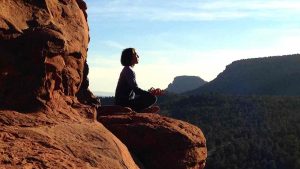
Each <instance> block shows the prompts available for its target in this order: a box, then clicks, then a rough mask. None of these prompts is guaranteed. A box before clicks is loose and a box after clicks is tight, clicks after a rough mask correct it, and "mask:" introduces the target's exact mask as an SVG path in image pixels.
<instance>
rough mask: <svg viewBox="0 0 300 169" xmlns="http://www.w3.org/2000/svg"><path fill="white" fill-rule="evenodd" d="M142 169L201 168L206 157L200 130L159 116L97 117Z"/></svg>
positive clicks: (138, 114) (139, 114)
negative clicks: (143, 168)
mask: <svg viewBox="0 0 300 169" xmlns="http://www.w3.org/2000/svg"><path fill="white" fill-rule="evenodd" d="M98 121H100V122H101V123H103V124H104V126H105V127H107V128H108V129H109V130H110V131H111V132H112V133H113V134H115V135H116V136H117V137H118V138H119V139H120V140H121V141H122V142H123V143H124V144H125V145H126V146H127V147H128V148H129V150H130V151H131V152H132V153H134V154H135V156H136V158H137V159H138V161H140V162H141V163H142V165H144V167H145V168H151V169H166V168H168V169H169V168H170V169H201V168H204V166H205V161H206V157H207V149H206V140H205V137H204V135H203V133H202V131H201V130H200V129H199V128H198V127H196V126H194V125H191V124H188V123H186V122H183V121H180V120H175V119H171V118H167V117H163V116H160V115H158V114H141V113H137V114H127V115H108V116H98Z"/></svg>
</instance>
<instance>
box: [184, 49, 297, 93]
mask: <svg viewBox="0 0 300 169" xmlns="http://www.w3.org/2000/svg"><path fill="white" fill-rule="evenodd" d="M299 65H300V54H294V55H285V56H273V57H265V58H255V59H245V60H239V61H235V62H233V63H231V64H230V65H228V66H226V69H225V70H224V71H223V72H222V73H220V74H219V75H218V76H217V78H216V79H214V80H213V81H211V82H209V83H207V84H205V85H203V86H201V87H199V88H197V89H196V90H193V91H190V92H188V93H189V94H192V95H194V94H201V93H220V94H230V95H285V96H295V95H300V66H299Z"/></svg>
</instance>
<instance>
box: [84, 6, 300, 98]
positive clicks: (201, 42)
mask: <svg viewBox="0 0 300 169" xmlns="http://www.w3.org/2000/svg"><path fill="white" fill-rule="evenodd" d="M86 2H87V5H88V11H87V12H88V22H89V27H90V37H91V41H90V43H89V52H88V64H89V66H90V72H89V79H90V89H91V90H92V91H93V92H97V91H102V92H109V93H114V90H115V87H116V83H117V80H118V77H119V73H120V71H121V69H122V66H121V64H120V61H119V60H120V54H121V51H122V49H124V48H127V47H135V48H136V49H137V52H138V53H139V55H140V57H141V58H140V63H139V64H138V65H136V66H135V67H134V70H135V72H136V75H137V82H138V84H139V86H140V87H141V88H143V89H148V88H150V87H152V86H153V87H160V88H166V87H167V85H168V84H169V83H171V82H172V81H173V79H174V77H176V76H181V75H191V76H199V77H201V78H202V79H204V80H206V81H211V80H213V79H214V78H215V77H216V76H217V75H218V74H219V73H221V72H222V71H223V70H224V69H225V66H226V65H228V64H230V63H231V62H233V61H236V60H240V59H246V58H258V57H268V56H278V55H288V54H295V53H300V49H299V47H298V44H299V43H300V22H299V21H300V19H299V18H298V17H295V16H299V14H300V10H299V9H300V2H297V1H294V0H290V1H275V0H269V1H257V0H254V1H233V0H223V1H206V0H205V1H196V0H191V1H188V2H182V1H179V0H174V1H171V2H170V1H168V2H166V1H163V0H153V1H143V0H136V1H134V2H133V1H128V0H103V1H96V0H86Z"/></svg>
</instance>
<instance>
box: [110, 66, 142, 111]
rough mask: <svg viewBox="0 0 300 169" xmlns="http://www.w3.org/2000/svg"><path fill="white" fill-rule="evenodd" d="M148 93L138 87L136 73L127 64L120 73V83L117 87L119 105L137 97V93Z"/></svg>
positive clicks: (117, 102)
mask: <svg viewBox="0 0 300 169" xmlns="http://www.w3.org/2000/svg"><path fill="white" fill-rule="evenodd" d="M146 93H148V92H147V91H145V90H142V89H141V88H139V87H138V85H137V83H136V79H135V73H134V71H133V70H132V69H131V67H130V66H125V67H124V68H123V70H122V72H121V73H120V77H119V81H118V85H117V88H116V94H115V101H116V104H118V105H126V104H127V103H128V102H129V100H132V99H134V98H135V95H143V94H146Z"/></svg>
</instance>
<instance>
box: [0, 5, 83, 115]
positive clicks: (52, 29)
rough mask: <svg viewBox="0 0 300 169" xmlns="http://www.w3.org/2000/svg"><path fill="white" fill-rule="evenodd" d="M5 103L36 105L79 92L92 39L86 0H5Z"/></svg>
mask: <svg viewBox="0 0 300 169" xmlns="http://www.w3.org/2000/svg"><path fill="white" fill-rule="evenodd" d="M0 4H1V6H0V51H1V57H0V105H1V107H4V108H10V109H19V110H24V109H27V108H28V109H34V108H36V107H40V106H43V105H44V103H45V102H46V101H49V100H51V99H52V98H53V97H54V95H56V94H58V95H66V96H75V95H76V93H77V92H78V91H79V90H80V87H81V84H82V82H83V80H85V78H84V77H85V75H84V70H85V69H87V68H85V66H87V64H85V63H86V58H87V47H88V42H89V35H88V25H87V20H86V13H85V10H86V5H85V3H84V2H83V1H82V0H77V1H75V0H41V1H39V0H30V1H28V0H17V1H8V0H1V1H0Z"/></svg>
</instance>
